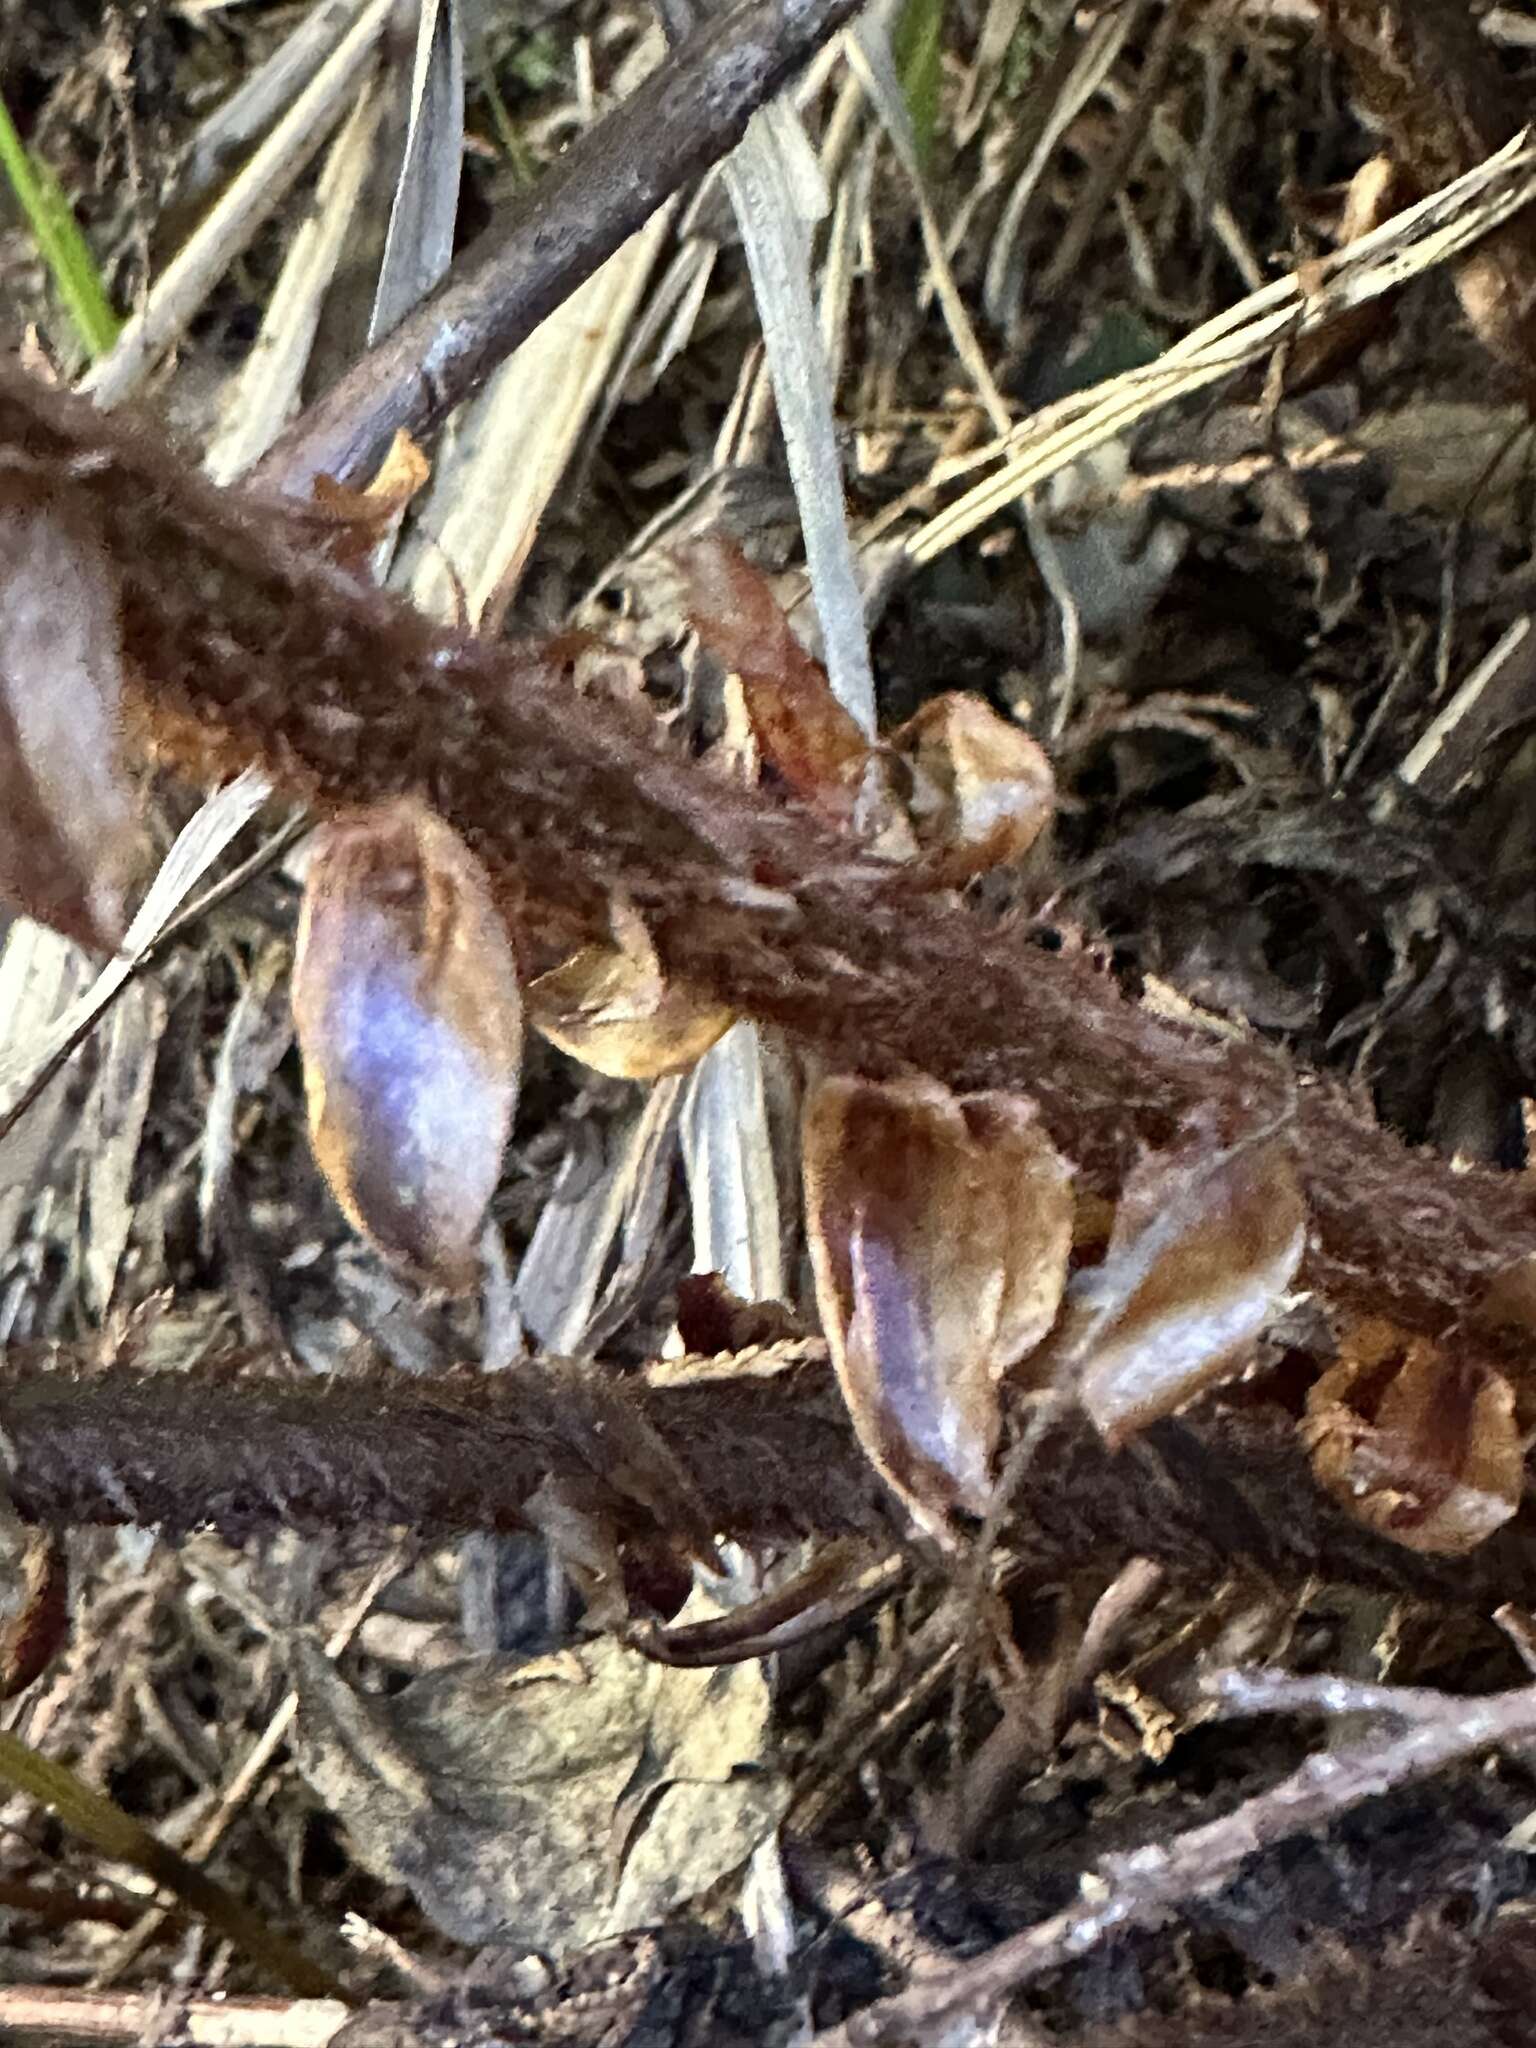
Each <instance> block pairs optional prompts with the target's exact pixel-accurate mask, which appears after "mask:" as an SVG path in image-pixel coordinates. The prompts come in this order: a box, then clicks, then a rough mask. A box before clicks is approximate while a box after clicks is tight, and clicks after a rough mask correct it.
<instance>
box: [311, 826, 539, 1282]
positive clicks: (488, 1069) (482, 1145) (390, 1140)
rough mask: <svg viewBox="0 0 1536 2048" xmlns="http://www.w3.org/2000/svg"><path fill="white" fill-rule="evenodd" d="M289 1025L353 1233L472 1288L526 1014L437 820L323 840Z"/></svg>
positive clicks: (474, 868) (470, 869)
mask: <svg viewBox="0 0 1536 2048" xmlns="http://www.w3.org/2000/svg"><path fill="white" fill-rule="evenodd" d="M293 1014H294V1022H295V1025H296V1027H297V1031H298V1039H299V1047H300V1050H301V1052H302V1053H303V1056H304V1078H305V1089H306V1094H307V1097H308V1103H309V1123H310V1137H311V1141H312V1143H313V1146H314V1151H315V1156H316V1158H317V1159H318V1161H319V1162H320V1166H321V1168H322V1170H323V1171H324V1173H325V1176H326V1179H327V1180H328V1181H329V1182H330V1185H331V1189H332V1191H333V1193H334V1194H335V1196H336V1199H337V1200H338V1202H339V1203H340V1204H341V1206H342V1208H343V1210H344V1211H345V1212H346V1214H347V1216H348V1218H349V1219H350V1220H351V1221H352V1222H353V1223H354V1224H355V1225H356V1227H357V1228H358V1229H359V1230H360V1231H362V1233H363V1234H364V1235H365V1236H366V1237H368V1238H369V1239H370V1240H371V1241H372V1243H373V1244H375V1245H376V1246H377V1247H378V1249H379V1250H380V1251H381V1252H383V1253H384V1254H385V1256H386V1257H388V1258H390V1259H392V1260H394V1261H395V1262H396V1263H398V1264H399V1265H401V1266H402V1267H404V1268H405V1269H406V1270H407V1271H409V1272H411V1273H413V1274H415V1275H416V1276H418V1277H420V1278H423V1279H428V1280H431V1281H434V1282H437V1283H439V1284H442V1285H445V1286H465V1285H468V1284H469V1282H470V1281H471V1280H472V1279H473V1278H474V1274H475V1270H476V1267H475V1256H474V1254H475V1244H476V1240H477V1237H478V1234H479V1230H480V1224H481V1220H482V1218H483V1217H484V1214H485V1209H486V1204H487V1203H488V1202H489V1201H490V1198H491V1195H492V1192H493V1191H494V1189H495V1186H496V1180H497V1176H498V1174H499V1172H500V1167H501V1155H502V1150H503V1148H504V1146H505V1144H506V1141H507V1136H508V1133H509V1131H510V1129H511V1125H512V1114H513V1110H514V1109H515V1107H516V1103H517V1083H518V1072H519V1064H520V1061H521V1056H522V1008H521V1002H520V999H519V995H518V987H517V976H516V971H515V968H514V965H513V959H512V951H511V947H510V945H509V943H508V940H507V934H506V931H505V929H504V927H503V925H502V922H501V918H500V915H499V914H498V912H497V910H496V906H495V904H494V903H493V902H492V900H491V894H490V889H489V887H488V885H487V882H486V879H485V874H484V871H483V870H482V868H481V866H480V863H479V862H478V861H477V860H476V859H475V857H474V855H473V854H472V853H471V852H470V851H469V849H468V847H466V846H465V844H464V842H463V841H462V840H461V839H460V838H459V836H458V834H457V833H456V832H454V831H452V830H451V829H450V828H449V827H448V826H447V825H445V824H444V823H443V821H442V819H441V818H439V817H437V816H436V815H435V814H434V813H433V812H432V811H430V810H428V808H427V807H426V805H425V804H422V803H419V802H417V801H416V800H415V799H412V798H401V799H399V800H398V801H397V802H395V803H392V804H385V805H380V806H378V807H376V808H374V809H371V810H368V811H363V812H358V813H354V814H352V815H351V816H349V817H347V818H343V819H340V820H338V821H337V822H336V823H334V824H332V825H330V826H328V827H326V828H325V829H324V831H323V832H322V833H321V834H320V835H319V843H318V844H317V845H316V847H315V849H314V852H313V855H312V856H311V860H310V865H309V873H308V877H307V880H306V883H305V891H304V907H303V913H302V916H301V918H300V922H299V942H298V954H297V958H296V960H295V963H294V975H293Z"/></svg>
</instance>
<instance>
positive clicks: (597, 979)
mask: <svg viewBox="0 0 1536 2048" xmlns="http://www.w3.org/2000/svg"><path fill="white" fill-rule="evenodd" d="M613 928H614V937H615V943H614V944H613V945H611V946H583V947H582V949H581V951H580V952H579V953H575V954H573V955H572V956H571V958H570V959H569V960H566V961H564V962H562V964H561V965H560V966H559V967H555V968H552V969H551V970H550V972H549V973H548V974H541V975H540V976H539V978H538V980H537V981H535V982H532V983H530V985H529V988H528V993H527V1000H528V1021H529V1022H530V1023H531V1024H532V1025H533V1026H534V1027H535V1028H536V1029H537V1030H539V1031H541V1032H542V1033H543V1034H544V1036H545V1037H546V1038H547V1039H548V1040H549V1041H550V1043H551V1044H552V1045H558V1046H559V1048H560V1050H561V1051H562V1052H564V1053H569V1054H570V1056H571V1058H572V1059H575V1060H580V1061H581V1062H582V1063H583V1065H585V1066H588V1067H592V1068H595V1069H596V1071H597V1072H598V1073H600V1074H612V1075H613V1076H615V1077H616V1078H617V1079H619V1080H624V1081H653V1080H656V1079H657V1078H658V1077H659V1076H661V1075H662V1074H675V1073H678V1072H680V1071H681V1070H682V1069H683V1068H685V1067H691V1066H692V1065H693V1064H694V1062H695V1061H696V1060H698V1059H700V1058H702V1056H703V1055H704V1054H705V1053H706V1052H708V1051H709V1048H710V1047H711V1046H712V1045H713V1044H714V1043H715V1041H716V1040H717V1039H720V1038H723V1037H724V1036H725V1034H726V1032H727V1031H729V1030H730V1028H731V1025H732V1023H733V1022H734V1021H735V1020H734V1018H733V1017H732V1015H731V1012H730V1011H729V1010H723V1009H721V1008H720V1007H719V1005H718V1004H712V1003H707V1002H705V1001H704V1000H703V999H702V998H701V997H699V996H698V995H697V994H696V993H695V992H694V991H693V990H692V989H690V988H687V987H686V986H683V985H680V984H678V983H676V982H669V981H668V980H667V979H666V977H665V976H664V975H663V973H662V971H661V963H660V962H659V961H658V960H657V958H656V949H655V947H654V946H653V945H652V944H651V940H650V936H649V934H648V933H647V931H646V929H645V925H644V923H643V921H642V920H641V919H640V918H638V917H637V916H636V915H635V913H634V912H633V911H632V910H628V909H626V908H625V907H624V906H623V905H616V906H615V908H614V912H613Z"/></svg>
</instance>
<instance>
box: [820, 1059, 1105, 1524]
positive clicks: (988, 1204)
mask: <svg viewBox="0 0 1536 2048" xmlns="http://www.w3.org/2000/svg"><path fill="white" fill-rule="evenodd" d="M804 1156H805V1186H806V1218H807V1227H808V1231H809V1236H810V1246H811V1258H812V1263H813V1265H814V1268H815V1273H816V1298H817V1303H818V1306H819V1307H820V1310H821V1319H822V1324H823V1327H824V1329H825V1330H826V1334H827V1341H828V1343H829V1345H830V1346H831V1350H832V1356H833V1359H834V1362H835V1363H836V1366H837V1371H838V1377H839V1380H840V1382H841V1384H842V1389H843V1394H844V1397H845V1399H846V1400H847V1403H848V1409H849V1413H850V1415H851V1416H852V1418H853V1423H854V1427H855V1429H856V1430H857V1431H858V1435H859V1440H860V1442H861V1443H862V1444H863V1446H864V1449H865V1451H866V1452H867V1453H868V1455H869V1457H870V1459H871V1460H872V1462H873V1463H874V1464H875V1465H876V1467H877V1468H878V1469H879V1470H880V1472H882V1473H883V1474H884V1476H885V1478H886V1479H887V1480H888V1481H889V1482H890V1484H891V1485H892V1486H893V1487H894V1488H895V1489H896V1491H897V1492H898V1493H900V1494H901V1495H902V1497H903V1498H904V1499H905V1500H906V1502H907V1504H908V1505H909V1507H910V1508H911V1509H912V1511H913V1513H914V1515H915V1516H916V1517H917V1519H918V1520H919V1521H920V1522H921V1523H922V1524H923V1525H924V1526H925V1527H927V1528H928V1529H930V1530H931V1531H933V1532H934V1533H936V1534H942V1532H943V1529H944V1526H945V1523H946V1520H947V1518H948V1516H949V1513H950V1511H951V1510H952V1509H953V1508H956V1507H960V1508H965V1509H967V1510H968V1511H969V1512H970V1513H972V1514H976V1515H980V1514H984V1513H985V1512H986V1509H987V1505H988V1502H989V1500H990V1498H991V1491H992V1477H993V1473H992V1466H993V1460H994V1457H995V1454H996V1451H997V1444H998V1438H999V1435H1000V1433H1001V1428H1002V1406H1001V1396H1000V1392H999V1383H1000V1381H1001V1379H1002V1376H1003V1374H1004V1372H1005V1371H1006V1369H1007V1368H1008V1366H1009V1365H1011V1364H1012V1363H1013V1362H1014V1361H1015V1360H1017V1359H1019V1358H1021V1357H1022V1356H1024V1354H1025V1353H1026V1352H1028V1351H1030V1350H1032V1349H1033V1348H1034V1346H1035V1345H1036V1344H1038V1343H1039V1341H1040V1339H1041V1338H1042V1337H1043V1336H1044V1335H1045V1333H1046V1331H1047V1330H1048V1329H1049V1328H1050V1326H1051V1323H1052V1321H1053V1320H1054V1318H1055V1314H1056V1310H1057V1307H1058V1305H1059V1303H1060V1300H1061V1295H1062V1290H1063V1288H1064V1286H1065V1284H1066V1273H1067V1258H1068V1254H1069V1252H1070V1249H1071V1242H1072V1186H1071V1173H1070V1169H1069V1168H1068V1166H1067V1164H1066V1162H1065V1160H1063V1159H1062V1157H1061V1156H1060V1154H1059V1153H1058V1152H1057V1151H1056V1149H1055V1147H1054V1146H1053V1145H1052V1143H1051V1141H1050V1139H1049V1138H1048V1137H1047V1136H1046V1134H1045V1132H1044V1130H1043V1129H1042V1128H1041V1126H1040V1124H1039V1122H1038V1120H1037V1119H1036V1116H1035V1113H1034V1109H1033V1107H1032V1105H1031V1104H1029V1103H1028V1102H1026V1101H1024V1100H1023V1099H1022V1098H1020V1097H1017V1096H1011V1095H1005V1094H980V1095H966V1096H954V1095H951V1094H950V1093H949V1091H948V1090H947V1089H945V1088H942V1087H940V1086H939V1085H938V1084H937V1083H936V1082H933V1081H927V1080H907V1081H899V1082H892V1083H888V1084H881V1083H878V1082H873V1081H862V1080H849V1079H843V1078H834V1079H831V1080H826V1081H823V1082H821V1083H820V1084H819V1086H817V1087H816V1088H815V1089H814V1090H813V1091H812V1092H811V1094H810V1096H809V1098H808V1100H807V1104H806V1113H805V1130H804Z"/></svg>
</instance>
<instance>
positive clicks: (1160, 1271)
mask: <svg viewBox="0 0 1536 2048" xmlns="http://www.w3.org/2000/svg"><path fill="white" fill-rule="evenodd" d="M1306 1240H1307V1219H1306V1209H1305V1206H1304V1204H1303V1202H1302V1197H1301V1190H1300V1187H1299V1185H1298V1183H1297V1180H1296V1175H1295V1171H1294V1169H1293V1167H1292V1165H1291V1161H1290V1156H1289V1153H1288V1152H1287V1150H1286V1148H1285V1146H1284V1145H1283V1144H1282V1143H1280V1142H1279V1141H1278V1140H1276V1139H1269V1140H1264V1141H1260V1142H1258V1143H1249V1144H1240V1145H1233V1146H1229V1147H1225V1148H1222V1147H1219V1146H1217V1145H1216V1144H1215V1143H1214V1141H1211V1140H1207V1139H1206V1138H1205V1137H1204V1134H1202V1133H1200V1132H1194V1133H1191V1135H1190V1137H1189V1139H1188V1140H1187V1141H1186V1143H1185V1144H1183V1145H1181V1146H1178V1147H1176V1148H1173V1149H1171V1150H1169V1151H1167V1152H1156V1153H1151V1154H1149V1155H1148V1156H1147V1157H1146V1158H1145V1159H1143V1160H1141V1161H1140V1162H1139V1163H1138V1164H1137V1165H1136V1166H1135V1167H1133V1168H1132V1170H1131V1172H1130V1173H1129V1174H1128V1175H1127V1177H1126V1181H1125V1185H1124V1187H1123V1188H1122V1190H1121V1193H1120V1199H1119V1201H1118V1203H1117V1205H1116V1208H1115V1220H1114V1226H1113V1228H1112V1230H1111V1233H1110V1240H1109V1248H1108V1250H1107V1251H1106V1253H1105V1256H1104V1261H1103V1264H1102V1265H1099V1266H1095V1267H1093V1268H1091V1269H1090V1270H1089V1271H1088V1272H1086V1273H1084V1274H1083V1275H1081V1277H1080V1279H1079V1280H1078V1281H1077V1282H1076V1283H1075V1284H1074V1287H1073V1297H1074V1298H1073V1301H1072V1304H1071V1308H1070V1310H1069V1319H1068V1323H1067V1325H1066V1332H1065V1342H1064V1356H1065V1359H1066V1361H1067V1363H1068V1365H1069V1366H1070V1368H1071V1369H1072V1371H1073V1372H1074V1373H1075V1375H1076V1378H1077V1387H1078V1393H1079V1397H1080V1399H1081V1401H1082V1403H1083V1406H1084V1408H1085V1409H1086V1410H1087V1411H1088V1414H1089V1415H1090V1416H1091V1417H1092V1419H1093V1421H1094V1423H1095V1424H1096V1426H1097V1427H1098V1429H1099V1430H1100V1431H1101V1432H1102V1433H1103V1435H1104V1436H1105V1438H1106V1439H1107V1440H1108V1441H1109V1442H1110V1443H1111V1444H1118V1443H1122V1442H1124V1441H1125V1439H1126V1438H1127V1437H1130V1436H1133V1435H1135V1434H1136V1432H1137V1431H1138V1430H1142V1429H1145V1428H1146V1427H1147V1425H1148V1424H1149V1423H1151V1422H1155V1421H1157V1419H1158V1418H1159V1417H1160V1416H1163V1415H1170V1414H1172V1413H1173V1411H1174V1410H1175V1409H1176V1408H1180V1407H1182V1406H1183V1405H1184V1403H1185V1402H1186V1401H1189V1400H1191V1399H1193V1397H1194V1396H1195V1395H1196V1394H1198V1393H1200V1392H1201V1391H1202V1390H1203V1389H1205V1388H1206V1387H1208V1386H1210V1385H1212V1384H1213V1383H1214V1382H1215V1381H1217V1380H1219V1379H1221V1378H1223V1377H1224V1376H1225V1375H1227V1374H1228V1373H1230V1372H1231V1371H1233V1370H1235V1369H1240V1368H1241V1366H1242V1365H1243V1364H1244V1363H1245V1362H1246V1358H1247V1355H1248V1351H1249V1348H1250V1347H1251V1345H1252V1344H1253V1341H1254V1339H1255V1338H1256V1337H1257V1336H1258V1335H1259V1332H1260V1331H1261V1330H1262V1329H1263V1327H1264V1324H1265V1323H1266V1321H1267V1320H1268V1319H1269V1317H1270V1315H1271V1314H1272V1312H1273V1310H1274V1307H1275V1303H1276V1302H1277V1300H1278V1299H1279V1297H1280V1296H1281V1295H1282V1294H1283V1293H1284V1292H1285V1290H1286V1288H1287V1287H1289V1285H1290V1283H1291V1281H1292V1280H1293V1279H1294V1277H1295V1275H1296V1270H1297V1268H1298V1266H1299V1265H1300V1263H1301V1256H1302V1253H1303V1251H1304V1250H1305V1248H1306Z"/></svg>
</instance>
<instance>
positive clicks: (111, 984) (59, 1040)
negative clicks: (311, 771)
mask: <svg viewBox="0 0 1536 2048" xmlns="http://www.w3.org/2000/svg"><path fill="white" fill-rule="evenodd" d="M270 794H271V791H270V788H269V786H268V784H267V783H266V782H265V781H264V780H263V779H262V777H261V776H259V775H257V774H256V773H255V772H254V771H250V772H247V773H244V774H241V775H238V776H236V777H235V779H234V780H233V781H232V782H230V783H228V784H227V785H226V786H225V787H224V788H223V789H221V790H218V791H217V792H216V793H215V794H214V795H213V796H211V797H209V798H208V799H207V801H206V802H205V803H204V804H203V806H202V807H201V809H200V810H199V811H198V812H197V814H196V816H195V817H194V818H192V820H191V821H190V823H188V824H187V825H185V826H184V827H183V828H182V830H181V832H180V833H179V834H178V836H177V839H176V843H175V844H174V845H173V846H172V848H171V850H170V852H169V853H168V854H167V855H166V857H165V859H164V860H163V861H162V862H161V864H160V871H159V873H158V874H157V875H156V876H155V879H154V881H153V882H152V883H151V884H150V886H149V889H148V891H147V892H146V894H145V897H144V901H143V902H142V903H141V904H140V906H139V908H138V911H137V912H136V913H135V915H134V917H133V920H132V922H131V923H130V924H129V926H128V930H127V932H126V933H125V934H124V937H123V943H122V947H121V949H120V950H119V952H118V953H117V955H116V957H115V958H113V959H112V960H110V961H109V962H108V964H107V965H106V966H105V967H104V968H103V969H102V971H101V973H100V974H99V975H98V976H97V978H96V980H95V982H94V983H93V984H92V986H91V987H90V988H89V989H88V990H87V991H86V992H85V994H84V995H82V996H80V997H79V998H78V999H77V1000H76V1001H75V1002H74V1003H72V1004H71V1005H70V1007H69V1008H68V1009H67V1010H65V1011H63V1012H62V1013H61V1014H60V1015H59V1017H58V1018H57V1019H56V1020H55V1021H54V1022H53V1023H52V1024H51V1025H50V1027H49V1029H48V1031H47V1034H46V1036H44V1037H43V1038H42V1039H41V1041H40V1042H36V1043H31V1044H28V1045H26V1046H24V1047H18V1048H17V1049H16V1050H15V1051H13V1052H12V1053H10V1055H9V1056H8V1057H7V1058H4V1059H0V1137H4V1135H5V1134H6V1133H7V1132H9V1131H10V1130H12V1129H13V1128H14V1127H15V1124H16V1121H17V1119H18V1118H19V1117H20V1116H22V1115H23V1113H24V1112H25V1111H26V1109H27V1108H28V1106H29V1105H30V1104H31V1103H32V1102H34V1101H35V1100H36V1099H37V1097H38V1095H39V1094H40V1093H41V1091H42V1090H43V1089H44V1088H45V1087H46V1086H47V1084H48V1082H49V1081H50V1080H51V1079H52V1077H53V1076H54V1075H55V1074H56V1073H57V1072H58V1070H59V1068H60V1066H61V1065H62V1064H63V1062H64V1061H65V1060H67V1059H68V1058H69V1056H70V1054H71V1053H72V1052H73V1051H74V1050H75V1049H76V1047H77V1046H79V1045H80V1044H81V1043H82V1042H83V1041H84V1040H85V1039H86V1038H87V1037H88V1036H89V1035H90V1033H91V1032H92V1031H93V1030H94V1029H95V1027H96V1025H97V1023H98V1022H99V1020H100V1019H101V1017H102V1016H104V1015H105V1013H106V1011H107V1010H108V1009H109V1008H110V1007H111V1005H112V1003H113V1002H114V1001H115V1000H116V998H117V995H118V993H119V991H120V990H122V989H123V988H124V987H126V986H127V984H128V982H129V981H130V979H131V978H132V977H133V976H134V975H135V974H136V973H137V972H138V971H139V970H140V969H141V968H142V967H143V966H144V965H145V964H146V962H147V961H148V960H149V959H150V957H151V956H152V954H153V952H154V950H155V948H156V946H158V945H159V944H160V943H161V942H162V941H163V940H164V939H165V937H166V935H167V934H168V932H170V931H171V930H172V929H173V927H174V925H175V922H176V919H177V913H178V912H179V911H180V910H181V909H182V906H183V905H184V904H185V902H186V899H187V897H188V896H189V895H190V893H191V891H192V890H193V888H194V887H195V886H196V885H197V883H198V882H199V881H200V880H201V879H202V877H203V876H204V875H205V874H206V873H207V872H208V870H209V868H210V867H212V865H213V864H214V862H215V861H216V860H218V858H219V857H220V855H221V854H222V853H223V852H224V851H225V849H226V848H227V847H228V846H229V845H230V844H231V842H232V841H233V840H234V839H235V837H236V836H237V834H239V833H240V832H242V831H243V830H244V829H245V827H246V826H247V825H248V824H249V823H250V821H251V819H252V818H253V817H254V816H255V815H256V813H257V812H258V811H259V810H260V809H261V807H262V805H263V804H264V803H265V802H266V801H267V798H268V796H269V795H270Z"/></svg>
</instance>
